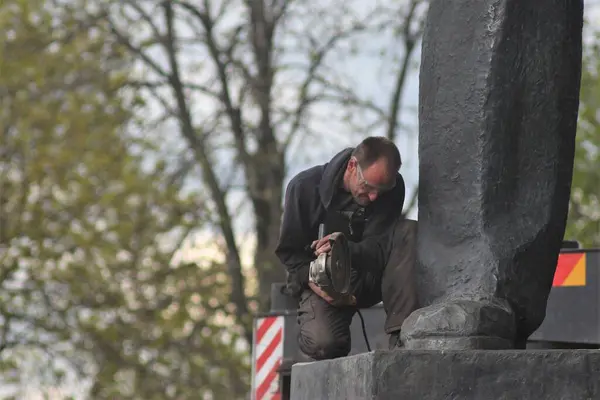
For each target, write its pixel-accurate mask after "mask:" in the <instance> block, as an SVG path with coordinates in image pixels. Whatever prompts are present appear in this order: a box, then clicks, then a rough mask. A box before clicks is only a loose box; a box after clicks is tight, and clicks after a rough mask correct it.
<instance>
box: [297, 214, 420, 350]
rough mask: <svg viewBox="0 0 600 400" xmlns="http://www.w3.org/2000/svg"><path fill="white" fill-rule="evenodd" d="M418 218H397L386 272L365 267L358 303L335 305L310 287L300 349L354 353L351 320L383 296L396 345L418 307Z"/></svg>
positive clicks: (303, 300)
mask: <svg viewBox="0 0 600 400" xmlns="http://www.w3.org/2000/svg"><path fill="white" fill-rule="evenodd" d="M416 230H417V223H416V222H415V221H412V220H399V221H397V222H396V224H395V226H394V228H393V231H392V234H391V237H390V238H389V240H390V246H391V249H390V252H389V259H388V260H387V263H386V265H385V268H384V269H383V272H382V273H380V274H377V275H378V276H375V275H373V274H371V273H370V272H366V271H360V274H361V276H360V278H359V280H360V283H359V285H358V286H357V288H356V291H355V296H356V298H357V305H356V306H333V305H331V304H329V303H328V302H327V301H325V300H323V299H322V298H321V297H319V296H318V295H317V294H315V293H314V292H313V291H312V290H310V289H307V290H305V291H304V292H303V293H302V295H301V297H300V303H299V307H298V324H299V333H298V344H299V347H300V350H301V351H302V352H303V353H304V354H305V355H306V356H308V357H310V358H312V359H314V360H324V359H331V358H337V357H344V356H346V355H348V353H349V352H350V348H351V340H350V324H351V323H352V318H353V317H354V314H355V313H356V311H357V309H358V308H365V307H371V306H373V305H375V304H377V303H379V302H380V301H383V307H384V310H385V312H386V321H385V327H384V329H385V331H386V333H388V334H389V335H390V336H391V338H390V347H398V346H401V345H402V344H401V343H400V342H399V341H398V340H397V338H398V333H399V331H400V327H401V325H402V322H403V321H404V319H406V317H408V315H409V314H410V313H411V312H412V311H414V310H415V309H416V308H417V295H416V286H415V283H414V273H413V271H414V264H415V261H416Z"/></svg>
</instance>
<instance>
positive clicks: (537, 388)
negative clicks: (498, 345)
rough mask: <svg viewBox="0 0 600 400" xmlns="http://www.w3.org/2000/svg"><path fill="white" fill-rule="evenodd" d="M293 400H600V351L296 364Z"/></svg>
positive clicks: (384, 354) (381, 354)
mask: <svg viewBox="0 0 600 400" xmlns="http://www.w3.org/2000/svg"><path fill="white" fill-rule="evenodd" d="M291 399H292V400H315V399H317V400H320V399H323V400H325V399H327V400H353V399H357V400H358V399H360V400H367V399H369V400H383V399H386V400H387V399H390V400H391V399H394V400H395V399H402V400H409V399H410V400H412V399H414V400H434V399H435V400H446V399H452V400H463V399H465V400H500V399H502V400H513V399H514V400H541V399H544V400H554V399H556V400H587V399H600V350H465V351H443V350H440V351H438V350H431V351H418V350H396V351H375V352H371V353H365V354H359V355H356V356H351V357H345V358H339V359H336V360H328V361H319V362H312V363H301V364H296V365H294V367H293V368H292V383H291Z"/></svg>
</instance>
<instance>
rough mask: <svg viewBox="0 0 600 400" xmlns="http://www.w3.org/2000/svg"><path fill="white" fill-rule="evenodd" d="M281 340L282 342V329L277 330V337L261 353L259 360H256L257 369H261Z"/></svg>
mask: <svg viewBox="0 0 600 400" xmlns="http://www.w3.org/2000/svg"><path fill="white" fill-rule="evenodd" d="M280 342H281V329H280V330H278V331H277V333H276V334H275V337H274V338H273V340H272V341H271V343H269V345H268V346H267V348H266V349H265V351H263V353H262V354H261V355H260V357H258V360H257V361H256V371H260V369H261V368H262V366H263V365H264V364H265V362H266V361H267V360H268V359H269V357H271V355H272V354H273V352H274V351H275V348H276V347H277V345H278V344H279V343H280Z"/></svg>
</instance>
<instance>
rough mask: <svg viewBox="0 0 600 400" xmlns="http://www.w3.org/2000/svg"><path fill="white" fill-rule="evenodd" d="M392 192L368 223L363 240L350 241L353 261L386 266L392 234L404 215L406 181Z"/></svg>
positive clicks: (380, 268) (372, 265) (371, 265)
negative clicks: (398, 220) (395, 225)
mask: <svg viewBox="0 0 600 400" xmlns="http://www.w3.org/2000/svg"><path fill="white" fill-rule="evenodd" d="M401 182H402V184H401V185H399V187H398V188H397V189H396V190H395V191H394V192H393V193H390V195H391V196H389V197H388V198H387V199H386V202H385V203H384V204H382V205H381V207H380V208H379V210H377V211H376V212H375V213H374V215H373V216H372V219H371V221H369V222H368V223H367V226H366V227H365V231H364V233H363V240H361V241H360V242H358V243H350V246H349V247H350V252H351V257H352V263H353V264H354V263H356V265H360V266H363V267H366V268H369V269H371V270H373V271H381V270H383V269H384V268H385V265H386V263H387V260H388V258H389V254H390V252H391V250H392V249H391V245H392V240H391V234H392V233H393V227H394V224H395V223H396V220H397V219H398V218H400V217H401V216H402V207H403V205H404V193H405V189H404V182H403V181H401Z"/></svg>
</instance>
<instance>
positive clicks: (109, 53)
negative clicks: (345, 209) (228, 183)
mask: <svg viewBox="0 0 600 400" xmlns="http://www.w3.org/2000/svg"><path fill="white" fill-rule="evenodd" d="M47 3H48V2H44V1H41V0H39V1H25V0H19V1H17V0H8V1H3V2H1V3H0V31H1V32H6V33H7V37H8V40H6V41H4V42H3V44H1V45H0V71H2V73H1V74H0V91H1V92H2V93H1V95H0V105H1V107H0V349H1V353H0V368H1V370H0V387H2V388H3V390H4V389H5V388H9V389H10V388H15V390H16V391H17V392H16V393H17V394H18V393H21V394H23V393H25V391H26V390H27V389H31V388H32V385H33V384H34V383H35V384H37V386H38V387H39V390H42V391H44V392H46V394H49V393H50V391H51V389H50V388H51V387H53V386H61V385H62V386H63V388H64V389H65V393H67V392H72V393H79V392H76V391H75V390H81V387H85V388H89V392H90V393H91V397H92V398H98V399H115V398H118V399H148V400H151V399H168V398H177V399H188V398H190V399H198V398H204V396H206V395H208V394H211V395H212V396H213V398H227V399H234V398H241V397H243V396H244V394H245V392H246V390H247V389H246V388H247V385H248V382H247V381H246V378H245V377H247V375H248V367H247V360H245V355H246V354H247V352H245V349H244V348H242V347H240V346H238V345H237V344H238V343H239V342H241V341H242V340H240V329H238V328H237V327H236V326H235V325H234V324H233V322H232V321H231V318H230V317H229V314H228V313H230V312H231V311H232V310H231V307H230V306H229V305H228V299H227V297H226V296H227V292H228V291H229V287H228V280H227V277H226V274H225V272H224V266H223V265H220V264H215V263H209V262H205V263H183V262H178V258H180V257H179V256H180V254H179V252H178V249H180V247H181V246H180V245H181V244H182V243H183V242H184V241H185V240H186V239H187V238H189V237H190V235H191V234H192V233H193V232H194V231H195V230H196V229H198V228H200V227H202V224H203V221H204V220H205V216H204V215H203V210H204V206H203V203H204V199H203V197H202V196H200V195H198V194H196V193H191V194H187V195H183V191H182V187H181V182H180V180H179V179H177V177H176V176H175V175H176V174H175V171H172V170H171V169H170V168H169V167H168V166H167V164H166V163H165V162H163V161H161V160H159V159H156V158H153V159H148V157H144V156H143V155H144V154H154V150H155V149H154V148H151V147H149V144H148V143H146V142H141V141H136V140H134V139H133V138H132V137H131V136H129V135H126V134H124V133H123V132H126V131H127V128H128V127H129V126H130V124H131V114H132V112H133V111H134V109H135V106H136V103H134V101H133V100H125V99H127V98H133V99H135V96H131V94H132V93H131V92H124V91H123V82H124V80H125V77H126V76H127V73H128V70H129V69H130V68H131V65H130V64H129V60H128V59H127V58H125V57H124V56H123V53H122V52H121V50H120V48H119V47H118V46H117V45H116V44H115V43H113V42H111V40H110V39H109V37H108V36H107V32H106V31H107V28H105V27H104V26H103V25H102V24H101V23H95V24H90V26H84V25H82V24H81V23H80V22H78V18H77V15H76V14H75V11H74V10H75V9H77V7H76V4H75V5H73V8H72V9H69V8H61V9H57V8H48V7H47V6H45V5H46V4H47ZM133 150H136V151H135V153H134V152H133ZM38 363H39V365H44V366H47V367H48V368H43V369H44V370H45V371H48V376H44V379H32V380H25V379H24V378H23V375H22V374H23V371H24V369H27V368H29V367H31V365H36V364H38ZM28 366H29V367H28ZM29 369H31V368H29ZM40 369H42V368H41V367H40ZM50 370H51V371H50ZM32 374H33V375H34V376H37V378H40V377H39V374H40V372H39V371H37V372H35V371H34V372H32ZM74 382H75V383H74ZM11 385H16V386H11ZM65 385H66V386H65ZM69 386H70V387H69ZM73 395H74V396H75V397H76V398H81V397H80V395H75V394H73ZM65 396H66V395H65ZM17 397H19V396H18V395H17Z"/></svg>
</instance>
